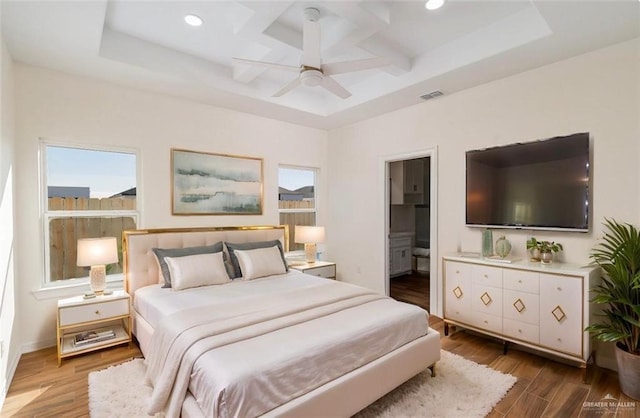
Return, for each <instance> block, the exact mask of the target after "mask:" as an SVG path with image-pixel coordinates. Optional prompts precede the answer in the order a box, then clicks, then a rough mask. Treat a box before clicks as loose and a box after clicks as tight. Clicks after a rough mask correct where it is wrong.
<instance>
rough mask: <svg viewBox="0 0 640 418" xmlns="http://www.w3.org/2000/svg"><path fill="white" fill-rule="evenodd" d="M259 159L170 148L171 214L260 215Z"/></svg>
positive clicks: (261, 167)
mask: <svg viewBox="0 0 640 418" xmlns="http://www.w3.org/2000/svg"><path fill="white" fill-rule="evenodd" d="M263 165H264V162H263V159H262V158H256V157H243V156H238V155H228V154H215V153H209V152H200V151H192V150H185V149H178V148H172V149H171V188H172V192H171V213H172V214H173V215H262V207H263V178H264V176H263Z"/></svg>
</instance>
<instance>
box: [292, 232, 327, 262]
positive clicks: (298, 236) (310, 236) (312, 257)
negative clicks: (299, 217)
mask: <svg viewBox="0 0 640 418" xmlns="http://www.w3.org/2000/svg"><path fill="white" fill-rule="evenodd" d="M324 236H325V235H324V227H323V226H301V225H296V229H295V240H296V243H298V244H304V255H305V259H306V261H307V263H315V262H316V254H317V247H316V244H321V243H323V242H324Z"/></svg>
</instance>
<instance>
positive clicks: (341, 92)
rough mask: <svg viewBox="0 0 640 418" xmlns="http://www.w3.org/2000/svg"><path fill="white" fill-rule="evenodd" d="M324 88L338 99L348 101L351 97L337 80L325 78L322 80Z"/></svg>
mask: <svg viewBox="0 0 640 418" xmlns="http://www.w3.org/2000/svg"><path fill="white" fill-rule="evenodd" d="M322 87H324V88H325V89H327V90H329V91H330V92H331V93H333V94H335V95H336V96H338V97H341V98H343V99H346V98H348V97H351V93H349V91H348V90H347V89H345V88H344V87H342V86H341V85H340V84H339V83H338V82H337V81H336V80H334V79H333V78H331V77H329V76H326V75H325V76H324V77H323V78H322Z"/></svg>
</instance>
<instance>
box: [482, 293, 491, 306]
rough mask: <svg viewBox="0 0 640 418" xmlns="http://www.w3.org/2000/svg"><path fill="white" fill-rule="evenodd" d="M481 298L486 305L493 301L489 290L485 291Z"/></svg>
mask: <svg viewBox="0 0 640 418" xmlns="http://www.w3.org/2000/svg"><path fill="white" fill-rule="evenodd" d="M480 300H481V301H482V303H484V306H488V305H489V304H490V303H491V302H492V301H493V299H491V296H490V295H489V294H488V293H487V292H484V293H483V294H482V296H480Z"/></svg>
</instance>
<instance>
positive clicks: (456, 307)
mask: <svg viewBox="0 0 640 418" xmlns="http://www.w3.org/2000/svg"><path fill="white" fill-rule="evenodd" d="M443 263H444V291H445V295H444V322H445V335H446V334H448V333H449V326H450V325H454V326H460V327H463V328H468V329H471V330H474V331H478V332H481V333H484V334H487V335H491V336H494V337H497V338H499V339H501V340H503V342H504V344H505V352H506V347H507V342H513V343H516V344H520V345H523V346H526V347H530V348H534V349H536V350H539V351H543V352H546V353H549V354H553V355H556V356H559V357H562V358H564V359H567V360H571V361H573V362H577V363H579V364H580V366H581V367H583V368H586V365H587V362H588V360H589V358H590V356H591V354H592V352H591V347H590V338H589V334H588V332H586V331H584V328H585V327H586V326H587V325H588V324H589V323H590V317H591V305H590V304H589V299H590V296H589V289H590V288H591V287H592V286H595V284H596V283H597V281H598V269H597V268H594V267H588V268H587V267H579V266H574V265H569V264H564V263H557V264H555V265H554V267H553V268H552V267H551V266H548V267H547V266H545V267H543V266H541V265H532V264H531V263H528V262H522V261H520V262H513V263H510V264H501V265H497V264H498V263H493V262H490V261H487V260H483V259H471V258H465V257H460V256H448V257H444V258H443Z"/></svg>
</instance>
